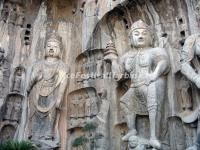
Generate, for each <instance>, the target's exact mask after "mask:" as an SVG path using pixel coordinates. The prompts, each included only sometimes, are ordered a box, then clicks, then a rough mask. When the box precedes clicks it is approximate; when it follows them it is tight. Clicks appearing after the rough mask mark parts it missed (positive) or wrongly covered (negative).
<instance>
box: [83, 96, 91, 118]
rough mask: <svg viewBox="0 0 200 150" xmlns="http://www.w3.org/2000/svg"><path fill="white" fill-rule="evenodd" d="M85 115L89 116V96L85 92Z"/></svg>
mask: <svg viewBox="0 0 200 150" xmlns="http://www.w3.org/2000/svg"><path fill="white" fill-rule="evenodd" d="M84 98H85V116H86V117H90V116H91V102H90V97H89V95H88V94H85V97H84Z"/></svg>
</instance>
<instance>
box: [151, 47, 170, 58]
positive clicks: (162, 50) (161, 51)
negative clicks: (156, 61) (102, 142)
mask: <svg viewBox="0 0 200 150" xmlns="http://www.w3.org/2000/svg"><path fill="white" fill-rule="evenodd" d="M151 53H152V54H153V55H155V56H166V57H168V55H167V50H166V49H165V48H162V47H155V48H152V52H151Z"/></svg>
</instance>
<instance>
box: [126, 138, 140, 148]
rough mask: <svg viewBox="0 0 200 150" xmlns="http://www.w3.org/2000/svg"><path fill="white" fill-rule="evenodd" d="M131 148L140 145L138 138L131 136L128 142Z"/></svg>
mask: <svg viewBox="0 0 200 150" xmlns="http://www.w3.org/2000/svg"><path fill="white" fill-rule="evenodd" d="M128 145H129V148H135V147H137V145H138V138H137V137H136V136H131V137H130V138H129V141H128Z"/></svg>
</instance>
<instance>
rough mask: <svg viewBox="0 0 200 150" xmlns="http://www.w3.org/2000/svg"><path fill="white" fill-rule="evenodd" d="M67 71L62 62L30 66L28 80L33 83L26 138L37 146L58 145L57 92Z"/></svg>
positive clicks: (48, 146)
mask: <svg viewBox="0 0 200 150" xmlns="http://www.w3.org/2000/svg"><path fill="white" fill-rule="evenodd" d="M68 72H69V70H68V67H67V66H66V65H65V64H64V63H63V62H62V61H58V62H57V63H56V64H53V65H52V64H51V65H49V64H46V62H45V61H42V62H40V63H38V64H36V65H35V66H34V67H33V70H32V76H31V79H30V81H31V82H32V83H33V82H36V83H35V85H34V86H33V90H32V92H31V94H30V96H29V106H30V113H29V139H30V140H31V141H33V142H34V143H36V144H38V145H40V144H41V143H42V144H41V145H43V146H42V148H57V147H59V143H60V139H59V133H58V121H59V109H57V108H58V107H59V106H60V104H58V103H59V102H60V103H61V101H62V95H61V94H62V92H61V91H63V90H64V89H63V88H65V87H66V83H67V73H68ZM30 85H31V84H30ZM29 88H31V87H29ZM60 92H61V93H60Z"/></svg>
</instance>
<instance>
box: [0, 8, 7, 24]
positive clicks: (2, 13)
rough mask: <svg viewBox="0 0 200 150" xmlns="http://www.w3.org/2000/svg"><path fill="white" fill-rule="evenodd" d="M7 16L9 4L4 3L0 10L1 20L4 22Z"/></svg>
mask: <svg viewBox="0 0 200 150" xmlns="http://www.w3.org/2000/svg"><path fill="white" fill-rule="evenodd" d="M8 16H9V5H8V4H5V5H4V7H3V9H2V11H1V20H3V21H4V22H5V23H6V21H7V19H8Z"/></svg>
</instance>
